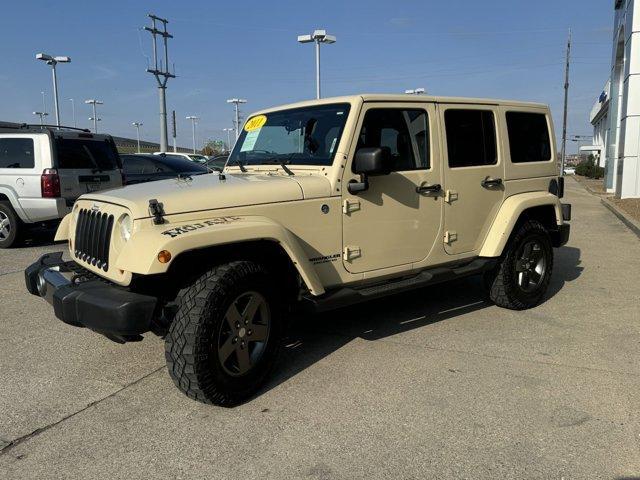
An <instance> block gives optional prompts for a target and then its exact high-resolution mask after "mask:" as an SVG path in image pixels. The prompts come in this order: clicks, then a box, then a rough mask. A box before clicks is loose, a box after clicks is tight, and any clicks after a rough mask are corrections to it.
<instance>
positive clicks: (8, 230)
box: [0, 202, 22, 248]
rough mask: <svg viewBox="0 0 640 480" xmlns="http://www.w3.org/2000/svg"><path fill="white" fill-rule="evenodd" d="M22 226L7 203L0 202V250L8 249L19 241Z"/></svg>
mask: <svg viewBox="0 0 640 480" xmlns="http://www.w3.org/2000/svg"><path fill="white" fill-rule="evenodd" d="M21 229H22V224H21V223H20V219H19V218H18V215H16V212H15V211H14V210H13V208H12V207H11V204H10V203H9V202H0V248H10V247H12V246H14V245H16V244H17V243H18V241H19V240H20V233H21V232H20V230H21Z"/></svg>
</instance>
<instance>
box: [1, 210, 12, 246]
mask: <svg viewBox="0 0 640 480" xmlns="http://www.w3.org/2000/svg"><path fill="white" fill-rule="evenodd" d="M9 235H11V220H9V216H8V215H7V214H6V213H4V212H0V241H1V240H6V239H7V238H9Z"/></svg>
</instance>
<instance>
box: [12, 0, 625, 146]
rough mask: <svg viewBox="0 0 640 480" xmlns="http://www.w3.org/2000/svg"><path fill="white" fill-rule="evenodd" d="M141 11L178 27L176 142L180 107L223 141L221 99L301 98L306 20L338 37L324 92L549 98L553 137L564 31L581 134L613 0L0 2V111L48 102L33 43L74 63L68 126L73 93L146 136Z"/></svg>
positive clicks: (330, 50)
mask: <svg viewBox="0 0 640 480" xmlns="http://www.w3.org/2000/svg"><path fill="white" fill-rule="evenodd" d="M147 13H155V14H157V15H159V16H163V17H166V18H169V20H170V24H169V30H170V32H171V33H172V34H173V35H174V36H175V38H174V39H173V40H172V41H171V43H170V56H171V59H170V60H171V61H173V62H175V66H176V73H177V75H178V78H176V79H173V80H170V81H169V88H168V90H167V101H168V109H169V110H171V109H175V110H176V111H177V116H178V143H179V144H180V145H183V146H190V145H191V130H190V127H189V123H188V121H187V120H185V118H184V117H185V116H186V115H197V116H199V117H200V118H201V120H200V123H199V126H198V137H199V138H198V139H199V143H201V142H203V141H204V140H206V139H209V138H225V135H226V134H224V133H223V132H222V131H221V130H222V128H225V127H230V126H231V120H232V108H231V106H230V105H227V104H226V102H225V100H226V99H227V98H230V97H242V98H246V99H248V101H249V103H248V104H247V105H246V106H245V110H246V112H251V111H254V110H258V109H261V108H264V107H268V106H273V105H277V104H281V103H288V102H292V101H297V100H303V99H308V98H312V97H313V96H314V95H315V87H314V75H315V73H314V68H315V67H314V57H313V47H312V46H311V45H299V44H298V43H297V42H296V36H297V35H298V34H302V33H310V32H311V31H312V30H313V29H314V28H326V29H327V30H328V31H329V33H332V34H335V35H336V36H337V38H338V42H337V43H336V44H334V45H329V46H326V48H323V52H322V67H323V96H334V95H342V94H351V93H362V92H403V91H404V90H405V89H407V88H416V87H424V88H426V89H427V90H428V92H429V93H433V94H436V95H456V96H482V97H499V98H513V99H521V100H532V101H540V102H544V103H548V104H550V105H551V108H552V111H553V114H554V118H555V123H556V131H557V132H559V131H560V129H561V114H562V97H563V90H562V84H563V74H564V72H563V70H564V66H563V61H564V52H565V48H566V47H565V44H566V37H567V31H568V29H569V28H572V29H573V30H574V40H575V45H574V64H573V67H572V68H573V70H572V91H571V97H570V114H569V133H570V134H590V133H591V128H590V125H589V121H588V116H589V112H590V110H591V107H592V105H593V102H594V101H595V99H596V98H597V97H598V95H599V93H600V91H601V89H602V86H603V85H604V83H605V81H606V79H607V76H608V73H609V69H610V67H609V65H610V56H611V37H612V32H611V29H612V22H613V1H610V0H607V1H603V0H562V1H557V0H537V1H535V2H531V1H529V0H484V1H477V0H457V1H455V0H453V1H448V2H443V1H441V0H417V1H403V0H395V1H393V2H391V1H371V0H369V1H367V0H323V1H322V2H299V1H275V0H271V1H254V0H244V1H242V2H229V1H226V2H214V1H211V0H209V1H204V0H194V1H186V0H183V1H175V0H174V1H164V0H163V1H153V2H151V1H143V0H136V1H131V0H129V1H121V0H110V1H109V2H106V1H92V0H84V1H75V0H58V1H44V0H29V1H23V2H10V3H8V4H7V5H5V7H4V9H3V14H2V16H0V45H1V47H0V49H2V56H3V62H2V66H0V96H1V98H2V101H1V103H0V119H2V120H11V121H31V122H35V121H36V118H35V117H34V116H33V115H32V114H31V112H32V111H34V110H40V109H41V108H42V99H41V95H40V92H41V91H45V92H46V98H47V102H48V104H47V110H48V111H49V112H51V111H52V110H53V106H52V103H53V100H52V94H51V90H52V88H51V73H50V71H49V67H47V66H46V65H44V64H43V63H42V62H38V61H36V60H35V58H34V57H35V54H36V53H37V52H40V51H44V52H46V53H49V54H52V55H68V56H70V57H71V58H72V63H71V64H68V65H61V66H60V67H59V82H60V99H61V115H62V119H63V123H65V124H71V102H70V101H69V100H68V99H69V98H74V99H75V100H76V114H77V118H78V124H79V126H89V120H88V117H89V115H90V111H89V106H88V105H84V103H83V101H84V99H87V98H98V99H101V100H103V101H104V102H105V104H104V106H102V107H101V108H100V111H99V116H100V117H101V118H102V119H103V121H102V122H101V125H100V127H99V129H100V130H101V131H103V132H109V133H112V134H114V135H121V136H129V137H134V136H135V130H134V129H133V127H132V126H131V122H133V121H141V122H143V123H144V126H143V127H142V137H143V138H144V139H148V140H152V141H157V139H158V137H159V133H158V98H157V91H156V86H155V79H154V78H153V77H152V76H151V75H150V74H148V73H146V72H145V69H146V66H147V59H146V57H145V56H149V55H150V54H151V43H150V38H149V37H150V35H149V34H148V33H147V32H144V31H140V27H142V26H145V25H148V19H147V18H146V14H147ZM49 118H50V119H52V117H49ZM575 147H576V145H575V144H570V146H569V148H570V150H569V151H574V150H575Z"/></svg>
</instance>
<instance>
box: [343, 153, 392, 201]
mask: <svg viewBox="0 0 640 480" xmlns="http://www.w3.org/2000/svg"><path fill="white" fill-rule="evenodd" d="M391 162H392V158H391V151H390V150H389V149H388V148H387V147H382V148H380V147H375V148H361V149H360V150H358V151H357V152H356V156H355V158H354V159H353V172H354V173H357V174H359V175H360V181H359V182H357V181H354V180H352V181H351V182H349V184H348V185H347V188H348V190H349V193H351V194H354V195H355V194H357V193H360V192H364V191H367V190H368V189H369V176H378V175H389V174H390V173H391V170H392V168H391Z"/></svg>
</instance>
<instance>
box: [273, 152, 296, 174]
mask: <svg viewBox="0 0 640 480" xmlns="http://www.w3.org/2000/svg"><path fill="white" fill-rule="evenodd" d="M295 154H296V153H295V152H293V153H290V154H289V155H288V156H287V158H286V159H282V160H280V159H278V158H277V157H271V158H269V159H268V160H267V162H269V163H277V164H278V165H280V166H281V167H282V169H283V170H284V171H285V172H286V174H287V175H289V176H292V175H295V173H293V171H292V170H291V169H290V168H289V167H287V163H290V162H291V160H292V159H293V157H294V155H295Z"/></svg>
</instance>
